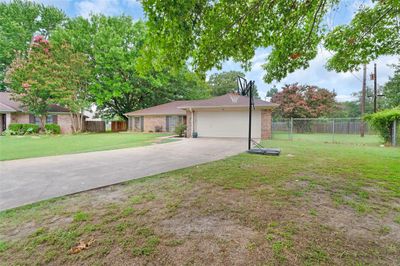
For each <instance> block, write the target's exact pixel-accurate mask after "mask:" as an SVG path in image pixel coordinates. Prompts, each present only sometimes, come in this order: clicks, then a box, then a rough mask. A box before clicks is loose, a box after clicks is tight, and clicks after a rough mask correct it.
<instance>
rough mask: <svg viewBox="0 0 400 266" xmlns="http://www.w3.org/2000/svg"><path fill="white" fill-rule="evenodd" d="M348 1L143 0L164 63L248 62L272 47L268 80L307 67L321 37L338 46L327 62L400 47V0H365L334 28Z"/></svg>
mask: <svg viewBox="0 0 400 266" xmlns="http://www.w3.org/2000/svg"><path fill="white" fill-rule="evenodd" d="M342 1H344V0H342ZM342 1H340V0H310V1H292V0H277V1H266V0H243V1H231V0H221V1H213V0H198V1H175V0H143V1H142V2H143V7H144V10H145V12H146V14H147V16H148V24H149V27H150V31H151V32H152V36H151V37H152V39H151V41H150V42H149V44H150V47H158V49H160V47H161V51H163V53H162V56H160V57H159V59H160V60H159V61H160V62H161V63H162V64H165V63H167V64H170V65H181V64H184V63H185V62H186V61H187V60H188V59H190V61H191V62H192V65H193V67H194V68H195V69H196V70H197V71H199V72H201V73H203V72H205V71H207V70H209V69H211V68H213V67H217V68H221V67H222V63H223V62H224V61H226V60H228V59H232V60H234V61H237V62H241V63H242V64H243V66H244V68H245V69H246V70H247V69H248V68H249V67H250V65H251V59H252V58H253V57H254V54H255V50H256V49H257V48H259V47H270V48H271V53H270V54H269V55H268V57H267V58H266V62H265V64H264V65H263V67H264V69H265V70H266V75H265V77H264V79H265V81H266V82H271V81H272V80H274V79H275V80H281V79H282V78H284V77H285V76H287V74H288V73H291V72H293V71H295V70H297V69H299V68H305V67H308V65H309V61H310V60H311V59H313V58H315V56H316V55H317V51H318V46H319V45H320V44H322V43H325V45H326V47H327V48H328V49H331V50H332V51H334V52H336V54H335V56H334V58H333V59H332V60H331V61H330V63H329V64H328V65H329V66H330V67H331V68H332V69H336V70H339V71H345V70H351V69H354V68H356V67H357V66H358V65H359V64H361V63H365V62H368V61H370V60H372V59H374V58H376V57H377V56H379V55H384V54H399V47H400V45H399V38H400V37H399V34H398V33H399V23H398V14H400V2H399V1H398V0H385V1H373V2H374V6H373V7H371V8H369V7H362V8H360V10H359V11H358V12H357V14H356V16H355V17H354V19H353V21H352V22H350V24H349V25H343V26H340V27H336V29H335V30H333V31H332V32H331V33H330V31H329V30H328V27H326V25H325V23H324V18H325V17H326V15H327V13H328V12H329V11H334V9H335V8H336V7H337V5H338V4H340V2H342ZM349 37H351V39H349ZM353 39H354V42H353ZM349 42H350V43H351V44H354V45H348V44H349ZM375 47H376V48H375ZM339 58H340V60H339Z"/></svg>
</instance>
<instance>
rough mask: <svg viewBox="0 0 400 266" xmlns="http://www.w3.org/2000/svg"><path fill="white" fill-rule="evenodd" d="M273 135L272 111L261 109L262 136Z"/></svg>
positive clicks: (267, 137)
mask: <svg viewBox="0 0 400 266" xmlns="http://www.w3.org/2000/svg"><path fill="white" fill-rule="evenodd" d="M271 136H272V111H271V110H261V138H262V139H270V138H271Z"/></svg>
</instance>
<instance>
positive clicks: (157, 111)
mask: <svg viewBox="0 0 400 266" xmlns="http://www.w3.org/2000/svg"><path fill="white" fill-rule="evenodd" d="M189 102H191V101H174V102H170V103H165V104H160V105H156V106H153V107H149V108H146V109H141V110H137V111H134V112H129V113H126V114H125V115H127V116H141V115H185V114H186V112H185V111H184V110H181V109H179V108H178V106H181V105H186V104H188V103H189Z"/></svg>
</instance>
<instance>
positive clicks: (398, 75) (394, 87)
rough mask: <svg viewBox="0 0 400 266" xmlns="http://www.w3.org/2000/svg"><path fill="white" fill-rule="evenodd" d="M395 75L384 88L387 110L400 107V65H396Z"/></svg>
mask: <svg viewBox="0 0 400 266" xmlns="http://www.w3.org/2000/svg"><path fill="white" fill-rule="evenodd" d="M393 67H394V69H395V70H394V75H393V77H390V78H389V81H388V82H387V83H386V84H385V85H384V86H383V93H384V95H385V105H386V107H387V108H395V107H399V106H400V63H399V64H397V65H394V66H393Z"/></svg>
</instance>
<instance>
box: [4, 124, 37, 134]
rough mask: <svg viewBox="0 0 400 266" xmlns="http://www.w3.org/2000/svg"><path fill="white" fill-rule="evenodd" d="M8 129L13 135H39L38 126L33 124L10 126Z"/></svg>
mask: <svg viewBox="0 0 400 266" xmlns="http://www.w3.org/2000/svg"><path fill="white" fill-rule="evenodd" d="M8 129H9V130H10V131H11V132H13V133H14V135H25V134H32V133H39V129H40V128H39V126H38V125H35V124H10V125H9V126H8Z"/></svg>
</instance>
